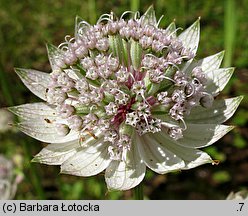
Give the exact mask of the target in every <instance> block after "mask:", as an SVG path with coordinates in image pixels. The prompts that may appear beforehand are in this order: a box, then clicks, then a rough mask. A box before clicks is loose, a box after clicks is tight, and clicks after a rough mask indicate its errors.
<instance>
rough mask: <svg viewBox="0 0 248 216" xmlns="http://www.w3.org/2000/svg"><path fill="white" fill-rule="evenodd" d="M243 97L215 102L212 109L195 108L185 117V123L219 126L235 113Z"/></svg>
mask: <svg viewBox="0 0 248 216" xmlns="http://www.w3.org/2000/svg"><path fill="white" fill-rule="evenodd" d="M242 99H243V96H239V97H235V98H228V99H222V100H215V101H214V103H213V105H212V107H210V108H208V109H206V108H204V107H201V106H199V107H195V108H193V109H192V110H191V112H190V115H189V116H185V121H186V122H188V123H194V124H203V123H205V124H221V123H223V122H225V121H226V120H228V119H229V118H230V117H232V115H233V114H234V113H235V111H236V109H237V108H238V106H239V104H240V102H241V101H242Z"/></svg>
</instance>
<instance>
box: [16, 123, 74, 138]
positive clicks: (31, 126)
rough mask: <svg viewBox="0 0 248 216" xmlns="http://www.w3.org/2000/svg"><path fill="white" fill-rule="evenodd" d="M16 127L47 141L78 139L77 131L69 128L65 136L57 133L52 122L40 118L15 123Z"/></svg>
mask: <svg viewBox="0 0 248 216" xmlns="http://www.w3.org/2000/svg"><path fill="white" fill-rule="evenodd" d="M17 128H18V129H19V130H20V131H22V132H23V133H25V134H27V135H29V136H31V137H33V138H35V139H37V140H40V141H42V142H48V143H63V142H69V141H72V140H75V139H79V134H78V132H75V131H73V130H71V131H70V132H69V134H67V135H66V136H62V135H59V134H58V133H57V129H56V127H55V124H54V123H48V122H47V121H45V120H42V119H36V120H35V121H32V120H30V121H22V122H21V123H18V124H17Z"/></svg>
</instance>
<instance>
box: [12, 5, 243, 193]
mask: <svg viewBox="0 0 248 216" xmlns="http://www.w3.org/2000/svg"><path fill="white" fill-rule="evenodd" d="M126 15H127V13H124V14H123V15H122V16H121V18H116V17H115V16H113V14H112V13H111V14H109V15H106V14H105V15H103V16H101V17H100V19H99V20H98V22H97V24H95V25H93V26H92V25H90V24H88V23H87V22H85V21H84V20H82V19H81V18H79V17H77V18H76V26H75V36H74V37H73V38H71V39H70V38H68V37H66V38H65V42H64V43H62V44H61V45H60V46H59V47H56V46H53V45H50V44H48V45H47V50H48V57H49V60H50V64H51V67H52V73H51V74H48V73H44V72H39V71H36V70H30V69H20V68H18V69H16V72H17V74H18V75H19V76H20V78H21V79H22V81H23V82H24V84H25V85H26V86H27V87H28V88H29V89H30V90H31V91H32V92H33V93H34V94H35V95H37V96H38V97H40V98H41V99H42V100H44V102H40V103H32V104H24V105H20V106H16V107H11V108H10V110H11V111H12V112H14V113H15V114H16V115H18V116H20V117H21V121H20V123H19V124H18V127H19V129H20V130H21V131H23V132H24V133H26V134H28V135H29V136H31V137H34V138H36V139H38V140H41V141H43V142H48V143H51V144H49V145H48V146H47V147H45V148H44V149H42V151H41V152H40V153H39V154H37V155H36V156H35V158H34V161H36V162H40V163H45V164H50V165H60V166H61V172H62V173H67V174H71V175H77V176H93V175H96V174H98V173H100V172H102V171H104V170H105V180H106V183H107V186H108V188H109V189H115V190H128V189H130V188H133V187H135V186H136V185H138V184H139V183H140V182H141V181H142V180H143V178H144V176H145V171H146V167H149V168H150V169H151V170H153V171H155V172H157V173H159V174H164V173H168V172H171V171H175V170H184V169H191V168H194V167H196V166H199V165H202V164H205V163H211V162H213V161H212V159H211V158H210V156H209V155H208V154H207V153H205V152H203V151H201V150H199V148H201V147H206V146H209V145H211V144H213V143H214V142H216V141H217V140H218V139H220V138H221V137H222V136H224V135H225V134H226V133H227V132H228V131H230V130H231V129H232V128H233V127H232V126H225V125H223V124H222V123H223V122H225V121H226V120H227V119H229V118H230V117H231V116H232V115H233V114H234V112H235V110H236V109H237V107H238V105H239V103H240V101H241V100H242V97H235V98H230V99H216V100H214V98H215V97H216V96H217V95H218V94H219V92H220V91H221V90H222V89H223V88H224V87H225V85H226V84H227V82H228V80H229V79H230V77H231V75H232V73H233V68H221V69H219V67H220V64H221V61H222V58H223V54H224V53H223V52H220V53H217V54H215V55H212V56H209V57H206V58H204V59H201V60H199V61H197V60H195V59H194V58H195V56H196V51H197V47H198V42H199V35H200V21H199V19H198V20H197V21H196V22H195V23H193V24H192V25H191V26H190V27H189V28H187V29H186V30H184V31H183V32H182V33H180V34H179V35H177V29H176V27H175V23H172V24H170V25H169V26H168V27H167V28H166V29H163V28H160V27H159V23H158V22H157V20H156V17H155V12H154V10H153V7H150V8H149V9H148V10H147V11H146V13H145V14H144V15H143V16H141V17H140V16H139V13H138V12H137V13H134V14H132V17H131V18H130V19H124V17H125V16H126Z"/></svg>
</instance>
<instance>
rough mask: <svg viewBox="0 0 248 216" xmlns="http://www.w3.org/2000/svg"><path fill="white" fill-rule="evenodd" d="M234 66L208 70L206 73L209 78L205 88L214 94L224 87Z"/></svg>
mask: <svg viewBox="0 0 248 216" xmlns="http://www.w3.org/2000/svg"><path fill="white" fill-rule="evenodd" d="M233 71H234V68H221V69H218V70H213V71H209V72H208V73H207V74H206V75H207V77H208V78H209V80H210V81H209V83H208V84H207V87H206V90H207V91H208V92H209V93H212V94H214V95H216V94H218V93H219V92H220V91H222V90H223V89H224V87H225V86H226V84H227V83H228V81H229V79H230V78H231V76H232V74H233Z"/></svg>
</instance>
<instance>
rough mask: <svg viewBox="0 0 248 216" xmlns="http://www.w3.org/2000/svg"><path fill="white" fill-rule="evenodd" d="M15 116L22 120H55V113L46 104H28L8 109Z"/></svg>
mask: <svg viewBox="0 0 248 216" xmlns="http://www.w3.org/2000/svg"><path fill="white" fill-rule="evenodd" d="M8 109H9V110H10V111H11V112H13V113H14V114H15V115H17V116H19V117H20V118H21V119H23V120H35V119H43V120H44V118H46V119H49V121H54V120H55V119H56V118H57V115H56V111H55V109H54V108H52V106H50V105H48V104H46V103H42V102H40V103H30V104H22V105H19V106H13V107H9V108H8Z"/></svg>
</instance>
